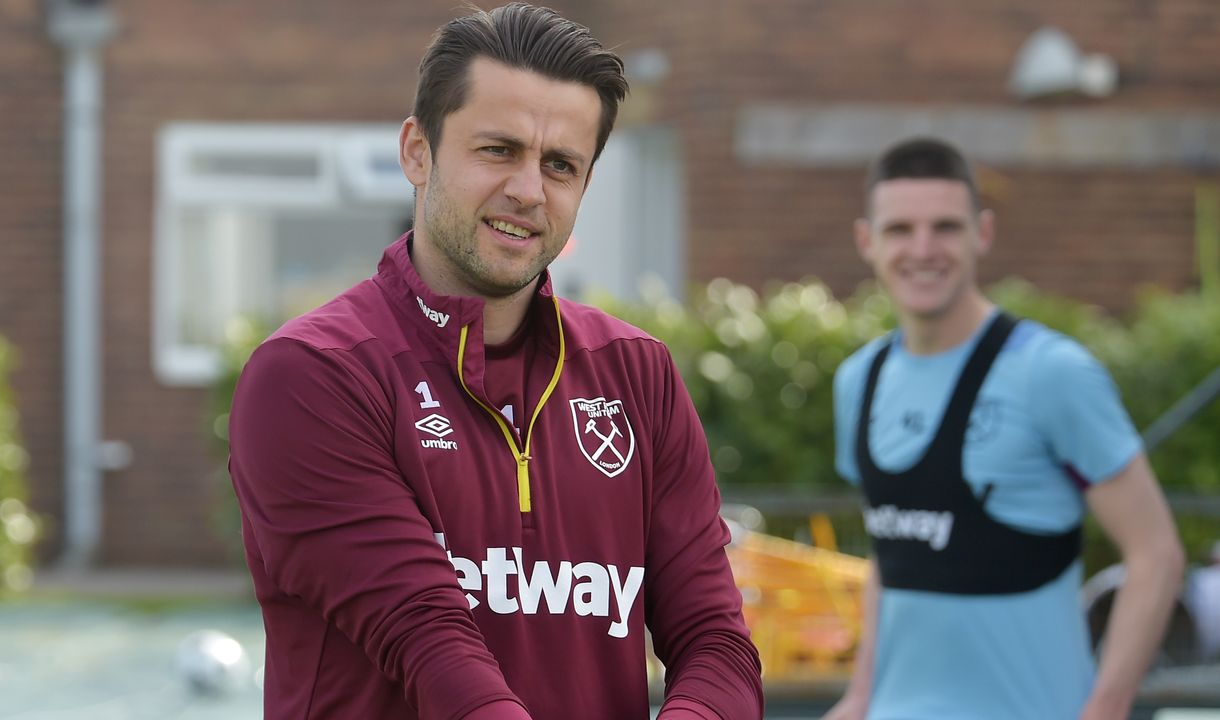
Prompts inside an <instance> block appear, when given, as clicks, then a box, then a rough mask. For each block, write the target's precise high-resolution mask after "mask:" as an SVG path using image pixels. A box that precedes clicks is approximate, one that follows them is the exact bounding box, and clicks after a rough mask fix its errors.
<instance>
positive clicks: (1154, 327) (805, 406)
mask: <svg viewBox="0 0 1220 720" xmlns="http://www.w3.org/2000/svg"><path fill="white" fill-rule="evenodd" d="M987 292H988V295H989V296H990V297H991V298H993V299H994V300H995V301H996V302H997V303H998V304H999V305H1001V306H1002V307H1004V308H1006V309H1008V310H1009V311H1010V312H1012V313H1014V314H1016V315H1018V316H1021V317H1027V318H1031V319H1034V320H1037V321H1039V322H1042V323H1044V324H1046V325H1047V326H1049V327H1051V328H1054V329H1056V330H1060V331H1062V332H1064V333H1067V334H1069V335H1071V336H1073V337H1075V338H1077V339H1079V340H1080V341H1081V342H1082V343H1083V344H1084V345H1085V346H1086V347H1088V348H1089V349H1090V350H1091V351H1092V352H1093V353H1094V354H1095V355H1096V356H1097V357H1098V359H1099V360H1100V361H1101V362H1102V363H1103V364H1104V365H1106V366H1107V367H1108V368H1109V369H1110V370H1111V372H1112V374H1113V376H1114V379H1115V382H1116V383H1117V384H1118V386H1119V389H1120V392H1121V393H1122V396H1123V400H1124V402H1125V403H1126V404H1127V406H1128V408H1129V410H1130V412H1131V415H1132V418H1133V420H1134V421H1135V424H1136V426H1137V427H1139V428H1141V429H1143V428H1146V427H1147V426H1148V425H1149V424H1150V423H1152V421H1153V420H1155V419H1156V418H1157V417H1159V416H1160V414H1161V413H1163V412H1164V411H1165V410H1167V409H1168V408H1169V407H1170V406H1171V405H1172V404H1173V403H1175V402H1176V401H1177V400H1178V399H1179V398H1181V397H1182V396H1183V395H1184V394H1185V393H1186V392H1188V391H1189V390H1190V389H1191V388H1193V387H1194V386H1195V385H1196V384H1198V383H1199V382H1200V381H1202V380H1203V378H1205V377H1206V376H1207V374H1208V373H1209V372H1211V370H1212V369H1214V368H1216V367H1220V298H1215V297H1209V296H1204V295H1202V294H1200V293H1183V294H1169V293H1165V292H1156V291H1148V292H1146V293H1145V294H1144V295H1142V296H1141V297H1140V298H1139V300H1138V301H1137V303H1136V307H1135V309H1134V311H1133V313H1132V314H1131V316H1130V318H1129V319H1128V320H1127V321H1125V322H1119V321H1118V320H1115V319H1114V318H1111V317H1109V316H1107V315H1106V314H1105V313H1103V312H1102V311H1101V310H1100V309H1099V308H1097V307H1095V306H1091V305H1087V304H1084V303H1080V302H1077V301H1075V300H1071V299H1068V298H1064V297H1057V296H1054V295H1050V294H1047V293H1044V292H1041V291H1038V290H1036V289H1035V288H1034V287H1033V286H1032V285H1030V284H1028V283H1026V282H1023V281H1020V280H1006V281H1004V282H1001V283H998V284H996V285H994V286H992V287H990V288H988V290H987ZM601 304H602V305H603V307H605V308H606V309H608V310H609V311H611V312H613V313H614V314H616V315H619V316H621V317H623V318H625V319H626V320H628V321H630V322H632V323H634V324H636V325H639V326H640V327H642V328H643V329H645V330H646V331H648V332H649V333H651V334H653V335H654V336H656V337H658V338H659V339H661V340H663V341H665V342H666V343H667V344H668V345H669V346H670V348H671V350H672V352H673V354H674V358H675V361H676V362H677V364H678V366H679V369H680V371H681V373H682V376H683V379H684V380H685V382H686V384H687V387H688V388H689V390H690V393H691V396H692V398H693V399H694V402H695V405H696V406H697V407H698V409H699V413H700V417H701V419H702V421H703V424H704V428H705V430H706V432H707V436H708V441H709V444H710V446H711V452H712V458H713V462H714V464H715V466H716V471H717V474H718V476H719V479H720V481H721V482H722V483H723V484H725V485H727V486H749V485H776V484H784V485H796V486H805V487H808V488H810V489H811V491H815V492H832V493H841V492H844V491H845V490H846V486H845V485H844V483H843V482H842V481H841V480H840V479H839V478H838V477H837V475H836V473H835V470H834V435H833V400H832V389H831V378H832V376H833V373H834V370H835V368H836V367H837V366H838V364H839V362H840V361H841V360H842V359H843V358H844V357H846V356H847V355H848V354H850V353H851V352H852V351H854V350H855V349H857V348H859V347H860V346H861V345H863V344H864V343H866V342H867V341H869V340H870V339H872V338H874V337H876V336H878V335H879V334H881V333H882V332H884V331H886V330H887V329H889V328H891V327H893V325H894V318H893V314H892V312H891V308H890V305H889V302H888V300H887V299H886V297H885V295H884V294H882V293H880V292H879V291H878V290H877V289H876V287H875V286H871V285H868V286H864V287H863V288H862V289H861V291H860V292H858V293H857V294H856V295H854V296H852V297H850V298H848V299H846V300H844V301H842V302H840V301H838V300H836V299H834V298H833V297H832V296H831V294H830V293H829V292H828V291H827V289H826V287H825V286H824V285H823V284H822V283H821V282H819V281H818V280H816V279H809V280H807V281H804V282H801V283H788V284H783V285H774V286H771V287H769V288H768V289H767V290H766V291H765V292H764V293H763V295H762V296H761V297H760V296H759V295H758V294H756V293H755V292H754V291H753V290H751V289H749V288H748V287H745V286H742V285H736V284H733V283H731V282H729V281H727V280H716V281H714V282H712V283H710V284H709V285H707V286H706V287H705V288H703V289H701V290H700V291H698V292H697V293H695V294H694V296H693V297H692V298H691V300H690V301H689V302H688V303H687V304H686V305H680V304H678V303H675V302H674V301H672V300H668V299H665V298H664V297H661V296H659V295H658V296H656V297H649V298H646V301H645V302H642V303H639V304H632V305H624V304H621V303H615V302H612V301H604V302H602V303H601ZM1218 428H1220V401H1217V402H1213V403H1212V404H1211V405H1210V406H1209V407H1208V408H1207V410H1206V411H1205V412H1203V413H1201V414H1200V415H1199V416H1197V417H1195V419H1194V420H1192V421H1191V422H1190V423H1188V424H1187V425H1185V426H1183V427H1182V428H1181V429H1180V430H1179V431H1178V432H1177V433H1176V434H1175V435H1174V436H1173V437H1172V438H1171V439H1170V440H1167V441H1166V442H1165V443H1164V444H1162V445H1161V446H1159V447H1158V448H1156V449H1155V450H1154V451H1153V452H1152V454H1151V460H1152V463H1153V466H1154V468H1155V469H1156V471H1157V474H1158V476H1159V477H1160V479H1161V481H1162V483H1163V485H1164V486H1165V487H1166V488H1168V489H1170V490H1173V491H1182V492H1187V493H1211V492H1215V491H1217V490H1220V430H1218ZM743 489H744V488H743ZM1179 523H1180V526H1181V529H1182V532H1183V537H1184V539H1185V541H1186V544H1187V546H1188V549H1189V551H1190V553H1191V555H1192V557H1196V558H1201V557H1203V556H1205V553H1206V548H1208V547H1209V546H1210V544H1211V542H1213V541H1214V540H1216V539H1220V522H1218V521H1217V519H1216V518H1210V517H1199V518H1179ZM781 527H783V525H782V524H781ZM846 529H847V530H849V531H850V528H846ZM1089 533H1090V535H1094V536H1095V535H1098V534H1099V532H1098V530H1097V529H1096V528H1095V527H1090V528H1089ZM1114 558H1115V556H1114V553H1113V550H1112V549H1111V548H1110V547H1109V546H1108V544H1106V543H1090V557H1089V566H1090V568H1099V567H1101V566H1102V565H1104V564H1106V563H1108V562H1110V561H1112V560H1113V559H1114Z"/></svg>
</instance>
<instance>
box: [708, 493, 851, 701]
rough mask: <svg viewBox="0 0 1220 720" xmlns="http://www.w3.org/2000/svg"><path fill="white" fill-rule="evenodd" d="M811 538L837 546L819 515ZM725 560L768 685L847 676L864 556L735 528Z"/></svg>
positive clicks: (814, 520)
mask: <svg viewBox="0 0 1220 720" xmlns="http://www.w3.org/2000/svg"><path fill="white" fill-rule="evenodd" d="M811 529H812V531H813V537H814V538H815V540H816V541H818V542H819V544H824V545H829V546H830V547H831V548H833V547H834V544H833V543H834V540H833V531H829V523H828V522H826V519H825V518H824V517H822V518H820V519H819V518H818V517H817V516H815V517H814V518H812V519H811ZM728 555H729V562H730V563H731V564H732V566H733V574H734V577H735V578H736V580H737V587H738V588H740V589H741V595H742V600H743V609H744V612H745V619H746V624H748V625H749V626H750V632H751V635H752V637H753V640H754V644H755V645H756V646H757V647H758V652H759V655H760V656H761V657H762V664H763V677H764V679H765V680H767V681H768V682H769V683H783V684H786V683H789V682H816V681H826V680H834V679H837V678H842V677H845V676H846V675H847V673H848V672H849V671H850V668H851V661H852V658H853V655H854V652H855V648H856V642H857V640H858V639H859V636H860V611H861V607H862V593H863V589H864V583H865V579H866V576H867V572H868V563H867V561H866V560H864V559H863V558H859V557H855V556H853V555H845V554H843V553H839V552H835V551H834V550H833V549H827V548H822V547H811V546H809V545H804V544H802V543H798V542H793V541H791V540H785V539H783V538H778V537H774V536H771V535H766V534H764V533H759V532H753V531H750V530H746V529H744V528H742V527H741V526H740V525H738V526H736V527H734V528H733V542H732V543H731V544H730V545H729V547H728Z"/></svg>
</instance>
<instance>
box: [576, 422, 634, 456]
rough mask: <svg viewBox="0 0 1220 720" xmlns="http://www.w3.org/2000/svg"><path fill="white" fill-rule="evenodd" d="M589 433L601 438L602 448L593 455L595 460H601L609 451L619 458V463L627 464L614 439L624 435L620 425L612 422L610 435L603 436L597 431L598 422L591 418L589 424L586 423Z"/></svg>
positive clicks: (586, 429) (586, 432)
mask: <svg viewBox="0 0 1220 720" xmlns="http://www.w3.org/2000/svg"><path fill="white" fill-rule="evenodd" d="M589 433H593V434H594V435H596V436H597V437H599V438H601V441H602V444H601V447H599V448H597V452H595V453H593V455H592V458H593V459H594V460H598V459H600V458H601V456H602V453H604V452H606V451H607V450H609V451H610V452H612V453H614V456H615V457H616V458H618V461H619V462H620V463H626V462H627V459H626V458H624V457H623V454H622V453H620V452H619V451H618V448H616V447H614V438H616V437H619V436H621V435H622V433H621V432H619V429H618V425H615V424H614V423H613V422H611V423H610V434H609V435H602V434H601V433H600V432H598V430H597V421H596V420H593V419H592V418H590V419H589V422H587V423H585V434H586V435H587V434H589Z"/></svg>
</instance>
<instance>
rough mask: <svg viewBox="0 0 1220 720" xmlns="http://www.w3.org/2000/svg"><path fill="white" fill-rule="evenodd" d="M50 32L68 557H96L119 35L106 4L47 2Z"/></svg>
mask: <svg viewBox="0 0 1220 720" xmlns="http://www.w3.org/2000/svg"><path fill="white" fill-rule="evenodd" d="M48 21H49V22H48V32H49V34H50V36H51V38H52V39H53V40H54V41H55V42H56V43H58V44H59V45H60V46H61V47H62V48H63V51H64V117H63V121H64V128H63V132H64V153H63V187H64V190H63V192H64V197H63V208H64V211H63V230H64V246H63V263H64V276H63V286H64V288H63V293H64V295H63V313H64V337H63V340H64V358H63V362H64V496H65V502H64V541H65V545H64V554H63V557H62V559H61V562H62V564H63V566H64V567H65V568H68V569H83V568H86V567H88V566H89V565H90V564H91V563H92V562H93V561H94V560H95V558H96V555H97V548H98V544H99V540H100V537H101V519H102V518H101V515H102V513H101V480H102V472H101V471H102V467H101V463H99V459H100V457H101V455H102V453H101V447H102V446H101V443H100V442H99V438H100V433H99V427H100V425H101V422H100V421H101V385H100V382H99V380H100V376H101V352H100V342H99V336H100V333H99V327H100V325H101V312H100V310H99V309H100V307H101V293H100V285H101V282H100V275H101V271H100V265H99V259H100V255H101V253H100V248H99V245H100V241H101V232H100V228H101V212H100V206H101V161H100V157H101V142H100V141H101V131H100V128H101V110H102V64H101V59H100V54H101V48H102V46H103V45H104V44H105V43H106V41H107V40H108V39H109V38H110V37H111V36H113V35H114V31H115V18H114V13H113V12H111V10H110V8H109V7H107V6H106V3H105V2H104V0H49V6H48Z"/></svg>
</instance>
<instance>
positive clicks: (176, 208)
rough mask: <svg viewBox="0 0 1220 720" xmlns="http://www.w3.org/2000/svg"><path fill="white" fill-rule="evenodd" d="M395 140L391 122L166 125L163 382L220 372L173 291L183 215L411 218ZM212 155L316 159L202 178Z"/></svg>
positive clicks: (159, 358)
mask: <svg viewBox="0 0 1220 720" xmlns="http://www.w3.org/2000/svg"><path fill="white" fill-rule="evenodd" d="M397 138H398V125H389V124H385V125H371V124H370V125H364V124H353V125H301V124H251V123H171V124H168V125H166V126H164V127H162V128H161V130H160V132H159V133H158V136H157V185H156V199H155V210H154V221H153V222H154V239H153V283H152V294H153V297H152V308H153V312H152V315H153V318H152V319H153V327H152V355H153V369H154V372H155V374H156V376H157V378H158V379H159V380H161V381H162V382H164V383H166V384H169V385H186V386H198V385H206V384H208V383H210V382H212V381H214V380H215V379H216V377H217V376H218V375H219V372H220V369H221V356H220V349H219V348H217V347H214V346H210V345H203V344H198V343H195V344H192V343H188V342H186V341H185V340H184V339H183V338H182V337H181V336H180V332H179V328H178V326H177V324H176V323H177V319H178V317H179V312H178V311H179V309H180V308H181V307H182V305H181V304H182V303H183V302H188V301H189V299H187V298H184V297H182V295H181V293H178V292H176V290H175V288H174V287H172V278H173V272H174V270H175V268H176V267H177V261H178V256H177V253H178V251H179V242H178V241H179V238H177V237H176V235H175V233H176V232H177V230H176V228H175V224H174V223H175V217H176V216H177V214H178V213H180V212H181V211H183V210H188V209H191V208H200V209H240V208H255V209H265V210H268V211H276V210H290V209H306V208H307V209H310V210H319V211H325V210H326V209H328V208H344V207H360V206H362V205H363V206H385V205H393V206H395V207H402V208H404V210H405V211H407V212H408V213H409V211H410V207H411V202H412V198H413V192H412V191H413V188H412V187H411V185H410V183H409V182H407V180H406V178H405V177H403V176H402V174H401V171H397V158H398V140H397ZM208 156H211V157H212V158H213V159H214V160H215V159H217V158H237V159H239V160H251V159H255V160H257V158H258V157H260V156H261V157H263V158H267V159H269V160H272V161H274V160H276V159H280V160H286V161H289V162H294V161H296V162H302V163H304V165H306V166H308V165H309V164H311V163H312V166H313V168H314V169H315V172H314V173H313V174H312V175H310V176H304V175H301V176H293V175H291V174H278V173H270V174H268V175H263V176H257V175H251V174H248V173H241V172H232V173H224V172H202V171H200V169H199V164H200V163H199V162H198V159H199V158H201V157H208ZM254 164H255V165H256V164H257V162H255V163H254ZM222 169H223V168H222Z"/></svg>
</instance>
